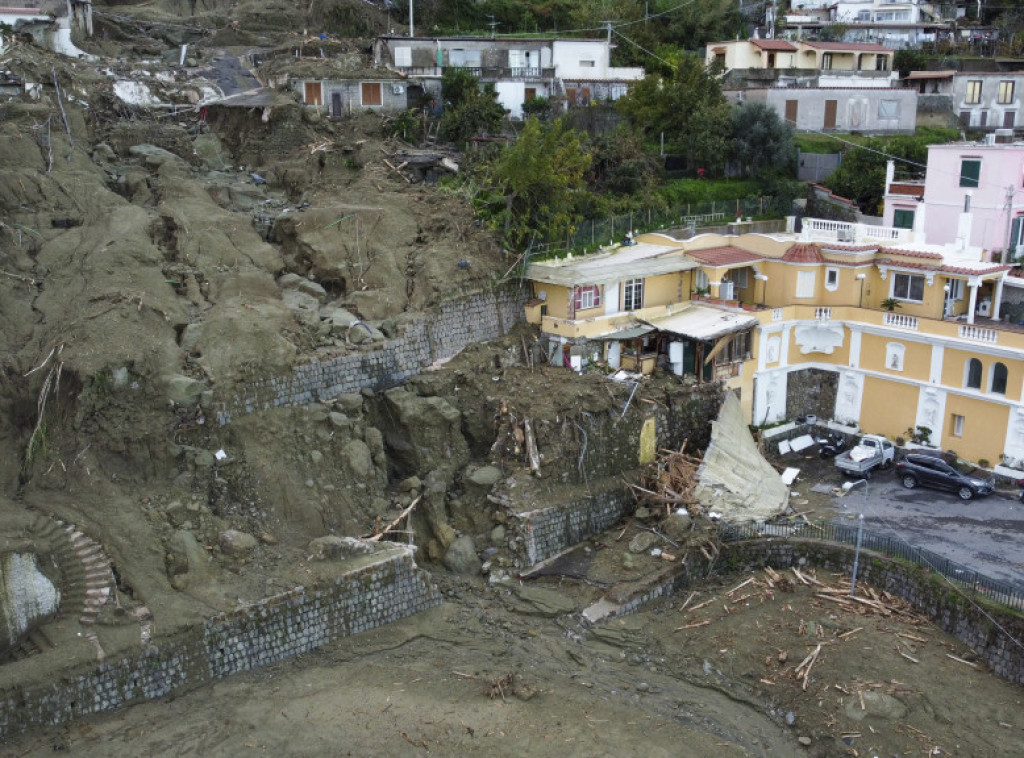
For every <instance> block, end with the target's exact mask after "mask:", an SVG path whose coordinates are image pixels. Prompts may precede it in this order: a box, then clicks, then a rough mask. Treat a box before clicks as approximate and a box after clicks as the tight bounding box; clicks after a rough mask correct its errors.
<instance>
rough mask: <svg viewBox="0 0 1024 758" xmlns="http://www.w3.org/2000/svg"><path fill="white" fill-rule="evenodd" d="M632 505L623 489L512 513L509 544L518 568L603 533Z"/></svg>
mask: <svg viewBox="0 0 1024 758" xmlns="http://www.w3.org/2000/svg"><path fill="white" fill-rule="evenodd" d="M635 505H636V501H635V500H634V498H633V495H632V494H631V493H630V491H629V490H627V489H624V488H623V489H617V490H605V491H603V492H597V493H595V494H593V495H588V496H586V497H582V498H580V499H579V500H575V501H572V502H570V503H566V504H564V505H559V506H556V507H554V508H544V509H542V510H536V511H530V512H528V513H519V514H516V516H517V521H514V522H511V523H512V524H514V526H512V534H511V535H510V539H509V543H510V544H511V545H513V546H514V548H515V552H516V557H517V559H518V564H519V567H520V568H527V567H529V566H533V565H535V564H537V563H540V562H541V561H545V560H547V559H548V558H553V557H554V556H556V555H558V554H559V553H561V552H563V551H565V550H567V549H569V548H570V547H572V546H574V545H577V544H579V543H580V542H582V541H583V540H585V539H587V538H588V537H592V536H593V535H595V534H598V533H600V532H603V531H604V530H605V529H608V528H609V527H611V526H612V525H613V524H615V523H617V522H618V521H619V520H620V519H621V518H622V517H623V516H625V515H626V514H627V513H629V512H630V511H631V510H632V509H633V507H634V506H635Z"/></svg>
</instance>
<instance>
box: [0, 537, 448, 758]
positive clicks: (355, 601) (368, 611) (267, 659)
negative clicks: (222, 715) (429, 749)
mask: <svg viewBox="0 0 1024 758" xmlns="http://www.w3.org/2000/svg"><path fill="white" fill-rule="evenodd" d="M440 602H441V598H440V595H439V593H438V592H437V590H436V588H434V587H433V586H432V585H431V584H430V583H429V581H428V577H427V575H426V574H425V573H424V572H423V571H421V570H420V569H419V568H418V567H417V566H416V564H415V562H414V561H413V558H412V552H411V551H409V550H405V549H394V552H393V554H391V555H390V556H388V557H385V558H383V559H381V560H378V561H376V562H375V563H372V564H371V565H369V566H365V567H362V568H359V569H354V570H351V571H348V572H346V573H344V574H342V575H341V576H339V577H338V578H336V579H335V580H333V581H332V582H330V583H327V584H321V585H315V586H312V587H308V588H307V587H297V588H296V589H294V590H291V591H289V592H285V593H282V594H280V595H275V596H273V597H270V598H265V599H264V600H262V601H260V602H259V603H257V604H255V605H253V606H250V607H247V608H243V609H240V610H237V611H233V612H231V613H225V614H221V615H219V616H215V617H213V618H210V619H208V620H207V621H206V622H205V623H204V624H202V625H201V626H196V627H193V628H191V629H188V630H185V631H182V632H179V633H177V634H175V635H173V636H170V637H166V638H163V639H160V640H157V641H155V642H154V644H152V645H150V646H149V647H148V648H147V649H146V650H144V651H141V652H139V653H136V654H132V655H127V656H125V657H122V658H118V659H111V660H107V661H104V662H103V663H100V664H99V665H93V666H91V667H89V668H81V669H78V670H76V671H68V672H66V673H65V674H64V675H63V676H61V677H60V679H57V680H54V681H51V682H50V683H48V684H34V685H29V684H23V685H11V684H7V685H0V741H2V740H3V739H4V738H5V737H7V736H10V735H12V734H15V733H16V732H20V731H23V730H25V729H28V728H31V727H35V726H44V725H53V724H60V723H63V722H65V721H68V720H70V719H73V718H77V717H80V716H85V715H87V714H90V713H97V712H100V711H107V710H112V709H114V708H119V707H121V706H123V705H128V704H131V703H137V702H140V701H144V700H151V699H153V698H159V697H163V696H164V695H168V694H171V693H174V692H183V691H186V690H190V689H193V688H195V687H198V686H200V685H203V684H209V683H210V682H213V681H215V680H217V679H221V678H223V677H226V676H230V675H231V674H236V673H238V672H241V671H248V670H249V669H253V668H259V667H261V666H268V665H271V664H274V663H277V662H279V661H282V660H285V659H287V658H291V657H292V656H295V655H299V654H301V653H305V652H308V651H310V650H313V649H315V648H318V647H320V646H322V645H325V644H327V643H329V642H331V641H332V640H335V639H338V638H340V637H345V636H348V635H350V634H358V633H359V632H363V631H366V630H368V629H374V628H376V627H378V626H382V625H384V624H388V623H391V622H393V621H397V620H399V619H402V618H405V617H406V616H410V615H412V614H415V613H418V612H420V611H423V610H426V609H427V608H430V607H432V606H435V605H438V604H439V603H440ZM16 665H17V664H10V666H16Z"/></svg>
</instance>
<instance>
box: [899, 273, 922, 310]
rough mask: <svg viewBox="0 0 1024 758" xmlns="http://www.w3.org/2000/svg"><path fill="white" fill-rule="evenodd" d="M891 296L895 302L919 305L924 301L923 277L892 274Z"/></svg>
mask: <svg viewBox="0 0 1024 758" xmlns="http://www.w3.org/2000/svg"><path fill="white" fill-rule="evenodd" d="M892 296H893V297H894V298H896V299H897V300H908V301H910V302H912V303H920V302H921V301H923V300H924V277H923V276H917V275H916V274H893V276H892Z"/></svg>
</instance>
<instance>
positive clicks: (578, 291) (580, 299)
mask: <svg viewBox="0 0 1024 758" xmlns="http://www.w3.org/2000/svg"><path fill="white" fill-rule="evenodd" d="M575 297H576V310H579V309H580V308H582V307H583V288H582V287H577V288H576V296H575Z"/></svg>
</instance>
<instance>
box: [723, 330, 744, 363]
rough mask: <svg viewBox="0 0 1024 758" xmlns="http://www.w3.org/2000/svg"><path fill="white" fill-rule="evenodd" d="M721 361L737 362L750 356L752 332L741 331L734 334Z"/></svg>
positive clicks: (724, 349)
mask: <svg viewBox="0 0 1024 758" xmlns="http://www.w3.org/2000/svg"><path fill="white" fill-rule="evenodd" d="M719 355H720V356H721V357H720V358H719V361H718V362H719V363H736V362H738V361H745V360H747V358H749V357H750V332H739V333H738V334H735V335H733V337H732V339H730V340H729V344H727V345H726V346H725V347H724V348H723V349H722V352H721V353H719Z"/></svg>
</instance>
